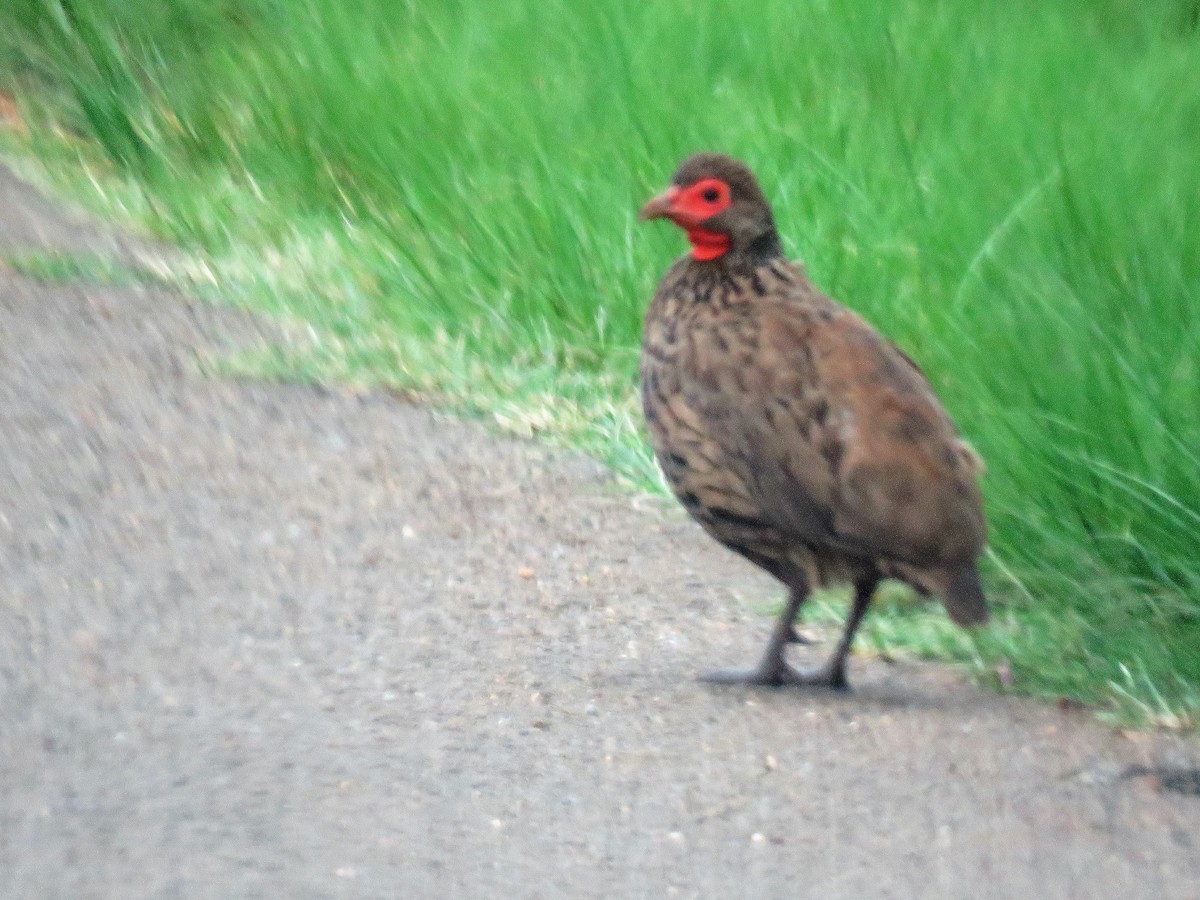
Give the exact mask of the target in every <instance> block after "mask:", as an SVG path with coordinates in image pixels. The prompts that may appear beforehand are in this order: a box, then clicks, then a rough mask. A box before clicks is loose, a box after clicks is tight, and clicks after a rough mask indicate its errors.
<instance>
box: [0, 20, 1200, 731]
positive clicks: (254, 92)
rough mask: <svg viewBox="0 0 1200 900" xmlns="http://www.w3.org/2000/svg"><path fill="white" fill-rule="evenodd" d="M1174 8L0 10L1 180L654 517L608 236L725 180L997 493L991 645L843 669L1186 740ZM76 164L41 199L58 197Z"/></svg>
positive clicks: (622, 257)
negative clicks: (731, 157)
mask: <svg viewBox="0 0 1200 900" xmlns="http://www.w3.org/2000/svg"><path fill="white" fill-rule="evenodd" d="M1198 21H1200V2H1198V0H1144V2H1141V3H1133V2H1131V0H1041V2H1033V0H1015V2H1013V3H1008V4H993V3H987V2H983V0H974V2H972V0H962V2H959V3H955V4H931V3H923V2H919V0H899V2H896V3H891V4H867V3H864V2H859V0H810V2H807V3H801V4H796V3H790V2H784V0H744V2H740V3H733V2H716V0H714V2H711V3H707V4H695V3H684V2H682V0H668V2H663V3H657V4H648V3H632V2H614V3H603V4H578V3H567V2H565V0H548V2H543V3H538V4H533V3H510V4H495V3H487V4H485V3H482V2H475V3H469V2H444V3H439V4H433V3H417V2H415V0H414V2H408V3H404V2H397V0H292V2H283V0H72V2H70V3H68V2H67V0H11V2H10V3H9V4H8V5H7V6H6V7H5V8H4V10H3V11H0V32H2V33H3V34H5V35H8V40H7V41H4V39H2V38H0V43H2V46H0V66H3V70H4V71H6V72H8V73H9V79H10V81H11V82H12V83H13V84H15V85H17V86H18V90H19V93H20V96H21V98H22V102H23V106H24V109H25V111H26V114H27V117H28V119H29V121H30V122H31V123H32V125H33V128H32V137H31V138H30V141H29V144H28V145H27V148H28V149H29V150H31V151H32V152H34V153H35V154H38V155H40V156H41V157H42V158H43V159H44V160H46V161H47V164H48V166H49V168H50V169H51V170H52V171H54V172H55V173H56V174H57V175H58V176H59V177H70V178H73V179H74V184H75V189H76V191H77V192H79V193H81V194H85V195H86V194H91V195H92V196H93V197H94V199H96V200H97V201H98V202H100V203H101V204H102V205H103V206H104V207H105V208H106V209H108V210H109V211H110V212H116V213H119V214H123V215H125V216H127V217H129V218H132V219H134V220H136V221H140V222H142V223H144V224H146V225H147V226H148V227H150V228H152V229H153V230H154V231H156V232H158V233H160V234H162V235H164V236H166V237H169V238H171V239H173V240H176V241H178V242H180V243H182V244H183V245H185V246H187V247H190V248H194V249H195V250H196V251H197V253H198V254H199V258H200V264H199V265H198V266H197V267H196V269H195V270H194V273H195V272H199V273H200V274H201V275H203V278H202V279H201V282H202V283H203V284H205V285H208V287H207V289H208V290H210V291H215V292H217V293H218V294H220V295H221V296H223V297H225V298H227V299H232V300H234V301H235V302H239V303H242V304H245V305H250V306H253V307H256V308H260V309H264V310H267V311H270V312H272V313H275V314H278V315H282V316H286V317H289V318H292V319H295V320H297V321H302V322H306V323H308V324H309V325H311V330H308V331H307V332H306V333H307V334H308V335H309V339H307V340H305V341H302V342H297V343H296V344H295V345H294V346H293V345H289V346H288V347H286V348H282V349H281V350H279V351H278V352H277V353H274V354H270V355H268V356H267V357H264V358H261V359H257V360H251V361H247V362H246V364H247V365H251V366H254V367H256V368H257V369H259V370H261V371H269V372H281V371H284V372H288V373H292V374H299V375H304V376H307V377H320V378H341V379H348V380H356V381H385V382H389V383H393V384H397V385H400V386H403V387H410V388H412V387H415V388H417V389H419V390H421V391H424V392H428V393H432V394H434V395H438V396H440V397H442V398H443V399H444V400H445V402H448V403H451V404H453V405H455V406H457V407H459V408H466V409H473V410H476V411H480V412H484V413H487V414H489V415H492V416H495V417H497V418H498V420H499V421H501V422H502V423H503V424H506V425H507V426H509V427H512V428H515V429H516V430H518V431H524V432H528V433H534V432H537V433H542V434H546V435H549V436H551V437H555V438H556V439H560V440H565V441H568V442H571V443H574V444H577V445H582V446H585V447H586V448H588V449H589V450H590V451H592V452H594V453H597V454H598V455H599V456H601V457H603V458H605V459H607V460H609V461H610V462H611V463H612V464H613V465H614V466H616V467H617V468H618V470H619V471H622V472H624V473H625V474H627V475H629V476H630V477H631V478H633V479H634V480H635V481H636V482H638V483H639V484H641V485H643V486H645V485H653V484H657V476H656V475H655V473H654V470H653V468H652V466H651V464H650V463H649V460H648V456H647V454H646V451H645V448H644V445H643V444H642V442H641V439H640V437H639V432H638V425H637V422H638V417H637V411H636V405H635V402H634V399H633V393H634V378H635V371H636V348H637V343H638V339H639V331H640V318H641V314H642V311H643V309H644V307H645V305H646V303H647V301H648V299H649V297H650V295H651V293H652V291H653V288H654V285H655V283H656V282H657V279H658V278H659V276H660V274H661V273H662V271H663V270H664V269H665V267H666V265H667V264H668V262H669V261H670V260H671V259H672V258H673V256H675V255H677V254H678V253H679V252H681V250H682V242H681V239H680V237H679V235H678V234H674V233H671V229H669V228H666V227H640V226H638V225H637V224H636V223H635V218H634V217H635V211H636V209H637V208H638V206H639V204H640V203H641V201H642V200H644V199H645V198H646V197H647V196H649V195H650V193H651V192H652V191H654V190H657V189H658V188H660V187H661V186H662V185H663V184H664V183H665V182H666V180H667V179H668V177H669V175H670V174H671V171H672V170H673V168H674V166H675V164H676V163H677V162H678V160H679V159H680V158H682V157H683V156H684V155H686V154H687V153H688V152H690V151H692V150H696V149H721V150H725V151H728V152H731V153H734V154H736V155H738V156H741V157H743V158H745V159H747V160H748V161H750V162H751V163H752V165H753V166H754V167H755V169H756V171H757V172H758V173H759V175H760V177H761V180H762V181H763V183H764V186H765V188H766V190H767V192H768V194H769V195H770V196H772V197H773V198H775V201H776V211H777V217H778V219H779V222H780V226H781V230H782V231H783V233H784V236H785V242H786V243H787V244H788V246H789V248H790V250H791V251H792V252H793V253H794V254H795V255H798V256H801V257H803V258H804V259H805V260H806V262H807V264H808V267H809V269H810V272H811V274H812V275H813V277H814V278H815V280H816V281H817V282H818V283H819V284H821V285H822V286H823V287H824V288H825V289H827V290H828V291H830V292H831V293H833V294H834V295H835V296H837V297H839V298H840V299H842V300H843V301H845V302H847V303H848V304H850V305H852V306H854V307H855V308H857V309H858V310H860V311H861V312H863V313H864V314H865V315H867V316H868V317H869V318H870V319H871V320H872V321H874V322H875V323H876V324H877V325H878V326H879V327H880V328H881V329H882V330H884V331H885V332H887V333H888V334H890V335H891V336H893V337H894V338H896V339H897V340H898V341H899V342H900V343H901V344H902V345H903V346H905V347H906V348H907V349H908V350H909V351H910V352H911V353H912V354H913V355H914V356H915V357H916V358H917V359H918V360H920V361H921V362H922V364H923V365H924V366H925V368H926V369H927V371H928V372H929V373H930V375H931V377H932V378H933V380H934V381H935V383H936V384H937V386H938V388H939V390H940V392H941V394H942V396H943V397H944V399H945V400H946V402H947V405H948V406H949V407H950V409H951V410H952V412H953V414H954V416H955V418H956V419H957V421H958V422H959V424H960V425H961V427H962V429H963V431H964V432H965V433H966V434H967V435H968V436H969V437H970V438H971V439H972V440H973V442H974V443H975V444H976V445H977V447H978V448H979V449H980V451H981V452H982V453H983V455H984V456H985V457H986V458H987V460H988V463H989V473H988V476H987V479H986V484H985V488H986V492H987V498H988V509H989V517H990V520H991V524H992V552H991V554H990V555H989V560H988V564H987V568H988V572H987V577H988V581H989V585H990V588H991V590H992V592H993V594H994V595H995V596H996V598H997V599H998V601H999V606H1000V613H999V615H998V617H997V624H996V625H995V626H994V627H993V628H992V629H991V630H990V631H989V632H988V633H987V634H985V635H983V636H981V637H978V638H970V637H967V636H964V635H962V634H961V633H959V632H955V631H954V630H953V629H952V628H951V627H950V626H949V625H947V624H945V622H944V620H942V619H940V618H938V617H937V616H936V615H934V614H932V613H929V612H927V611H926V610H925V609H924V608H923V607H921V608H917V609H911V608H909V607H908V606H906V603H905V602H901V601H894V602H891V603H888V604H884V607H885V608H884V610H883V611H882V612H881V614H880V615H878V616H877V617H875V619H874V620H873V621H874V626H873V627H874V631H873V632H871V633H870V634H869V635H868V637H867V639H868V640H869V641H877V642H886V643H887V645H889V646H907V647H910V648H912V649H915V650H917V651H918V652H921V653H929V654H934V655H940V656H949V657H951V658H956V659H962V660H967V661H969V662H971V663H972V664H973V665H975V666H976V667H977V669H978V670H980V671H987V670H989V669H991V668H993V667H995V666H996V665H998V664H1000V663H1001V662H1003V664H1004V665H1006V666H1009V667H1011V670H1012V673H1013V686H1014V687H1015V689H1017V690H1020V691H1024V692H1027V693H1031V694H1036V695H1042V696H1051V697H1053V696H1069V697H1073V698H1079V699H1082V700H1085V701H1087V702H1090V703H1097V704H1100V705H1102V706H1104V707H1105V708H1106V709H1109V710H1112V711H1114V713H1115V714H1116V715H1117V716H1119V717H1120V718H1122V719H1123V720H1130V719H1134V720H1141V721H1155V722H1159V723H1162V724H1169V725H1179V726H1184V727H1191V726H1194V725H1195V724H1196V722H1197V717H1198V716H1200V571H1198V569H1197V557H1198V555H1200V554H1198V552H1197V551H1198V549H1200V372H1198V371H1197V364H1198V360H1200V239H1198V234H1200V165H1197V164H1196V157H1197V135H1200V30H1198V26H1197V23H1198ZM69 167H72V168H70V170H69Z"/></svg>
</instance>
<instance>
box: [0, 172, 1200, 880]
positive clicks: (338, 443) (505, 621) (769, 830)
mask: <svg viewBox="0 0 1200 900" xmlns="http://www.w3.org/2000/svg"><path fill="white" fill-rule="evenodd" d="M24 252H39V253H46V252H52V253H57V254H65V255H70V254H75V253H80V252H92V253H102V254H110V255H114V256H116V257H118V258H125V259H128V258H138V257H143V258H145V257H146V256H148V255H149V256H153V255H154V254H156V253H161V252H164V251H162V250H161V249H160V248H156V247H154V246H152V245H149V244H146V243H144V242H141V241H138V240H136V239H133V238H128V237H124V236H121V235H119V234H117V233H115V232H114V231H112V230H111V229H108V228H106V227H105V226H102V225H99V224H96V223H93V222H91V221H89V220H88V219H87V218H86V217H84V216H83V215H82V214H80V213H79V212H77V211H73V210H69V209H64V208H62V207H61V206H60V205H58V204H52V203H50V202H49V201H47V200H46V199H44V198H43V197H41V196H40V195H38V194H37V193H36V192H35V191H34V190H33V189H31V188H29V187H28V186H26V185H24V184H22V183H21V182H19V181H17V180H16V179H15V178H14V177H13V176H12V174H11V172H9V171H8V170H7V169H4V168H3V167H0V257H4V256H9V257H11V256H12V255H13V254H17V253H24ZM264 334H267V335H269V334H270V330H269V326H265V325H259V324H257V323H256V322H255V321H254V320H253V319H251V318H250V317H248V316H246V315H243V314H240V313H236V312H232V311H228V310H223V309H214V308H211V307H208V306H206V305H204V304H201V303H197V302H194V301H191V300H189V299H187V298H185V297H181V296H178V295H176V294H173V293H170V292H167V291H163V290H160V289H155V288H150V287H145V286H134V287H121V288H117V287H112V286H102V285H96V284H89V283H85V282H83V281H67V282H54V283H51V282H43V281H37V280H33V279H31V278H29V277H25V276H22V275H19V274H17V273H16V272H14V271H13V270H12V269H11V268H5V267H3V266H2V265H0V896H2V897H5V898H27V897H29V898H41V897H47V898H58V897H62V898H89V897H104V898H109V897H111V898H136V897H187V898H192V897H198V898H201V897H203V898H207V897H213V898H241V897H264V898H279V897H288V898H309V897H312V898H318V897H379V898H392V897H404V898H426V897H428V898H442V897H448V898H460V897H461V898H501V897H503V898H509V897H512V898H526V897H529V898H533V897H544V898H575V897H605V898H613V897H621V898H625V897H630V898H634V897H653V898H660V897H703V898H732V897H753V898H766V897H784V896H792V897H822V898H830V900H832V898H870V897H895V898H911V897H947V898H963V897H971V898H990V897H995V898H1007V897H1024V898H1034V897H1036V898H1058V897H1072V898H1074V897H1078V898H1088V900H1094V898H1107V897H1113V898H1132V897H1154V898H1195V897H1200V797H1197V796H1191V795H1188V794H1186V793H1178V792H1176V791H1173V790H1171V789H1170V784H1167V785H1166V786H1164V781H1163V779H1162V778H1159V777H1154V776H1130V775H1129V769H1130V767H1136V766H1145V767H1151V768H1153V767H1162V766H1184V767H1195V766H1197V765H1198V764H1200V742H1198V741H1197V740H1196V739H1194V738H1184V737H1178V736H1170V735H1157V734H1154V735H1128V734H1118V733H1114V732H1112V731H1110V730H1107V729H1105V728H1103V727H1101V726H1100V725H1098V724H1096V723H1095V722H1094V721H1093V720H1092V719H1091V717H1090V716H1089V715H1087V714H1084V713H1077V712H1063V711H1061V710H1059V709H1058V708H1056V707H1054V706H1046V705H1039V704H1035V703H1032V702H1028V701H1019V700H1013V699H1009V698H1004V697H999V696H996V695H994V694H991V693H988V692H986V691H984V690H981V689H979V688H976V687H974V686H972V685H971V684H970V683H968V682H967V681H966V680H965V679H964V678H962V677H961V676H959V675H957V674H956V673H954V672H953V671H951V670H948V669H946V668H943V667H940V666H937V665H933V664H929V663H920V662H900V663H893V664H889V663H885V662H882V661H879V660H873V659H862V658H856V659H854V660H852V663H851V667H852V668H851V677H852V679H853V680H854V681H855V683H856V691H855V692H854V693H853V694H850V695H831V694H827V693H805V692H802V691H794V690H782V691H770V690H751V689H740V688H738V689H729V688H725V689H719V688H715V687H711V686H707V685H702V684H700V683H698V682H697V681H696V677H695V676H696V674H697V672H698V671H700V670H703V669H706V668H709V667H712V666H720V665H738V664H748V663H750V662H752V661H753V660H754V659H756V658H757V655H758V653H759V651H760V650H761V647H762V643H763V640H764V639H765V635H766V632H767V630H768V628H769V620H768V619H767V618H765V617H763V616H762V615H761V608H762V606H763V604H764V603H766V602H768V601H771V600H773V599H775V598H776V597H777V596H778V593H779V592H778V589H777V588H776V587H775V586H774V585H773V584H772V583H771V582H769V581H767V580H764V579H763V578H762V577H760V576H759V575H758V574H756V573H755V572H754V571H752V570H751V567H750V566H749V565H747V564H745V563H743V562H741V561H739V560H738V559H736V558H735V557H733V556H732V555H731V554H728V553H726V552H725V551H723V550H720V549H719V548H717V547H716V546H715V545H714V544H712V543H711V542H710V541H709V540H708V539H706V538H705V537H704V536H703V535H702V534H701V533H700V532H699V531H698V529H697V528H695V527H694V526H693V525H691V524H690V523H689V522H687V521H686V520H685V519H684V517H683V516H682V514H681V513H679V512H678V511H676V510H675V509H674V508H672V507H671V506H668V505H664V504H661V503H658V502H656V501H649V500H645V499H639V498H632V497H630V496H629V495H628V494H626V493H624V492H622V491H621V490H619V489H618V488H617V487H616V486H615V485H613V484H612V483H611V482H610V481H609V480H608V479H607V478H606V476H605V474H604V472H603V470H602V469H601V468H600V467H599V466H598V465H596V464H595V463H593V462H591V461H589V460H587V459H584V458H580V457H576V456H571V455H568V454H562V453H558V452H552V451H550V450H547V449H546V448H544V447H541V446H538V445H535V444H530V443H523V442H518V441H512V440H504V439H500V438H497V437H495V436H493V435H491V434H489V433H487V432H486V431H485V430H484V429H483V428H481V427H479V426H478V425H477V424H473V423H464V422H460V421H454V420H450V419H447V418H444V417H442V416H439V415H437V414H436V413H433V412H430V411H429V410H427V409H423V408H421V407H417V406H411V405H406V404H404V403H402V402H400V401H398V400H396V399H395V398H393V397H390V396H388V395H385V394H382V393H380V394H370V395H366V396H360V395H355V394H353V393H351V392H348V391H342V390H340V389H336V388H333V389H321V388H316V387H307V386H294V385H282V384H262V383H247V382H242V381H221V380H215V379H213V378H209V377H205V376H204V375H203V374H202V371H203V369H204V367H203V365H201V364H200V363H202V362H203V361H204V360H206V359H211V358H213V356H214V355H217V354H221V353H224V352H227V351H229V350H230V349H232V348H235V347H239V346H248V345H253V344H255V343H257V342H260V341H262V340H264V339H266V338H264ZM815 649H816V652H818V653H824V652H825V651H826V650H827V649H828V645H825V646H822V647H818V648H815ZM1168 781H1169V779H1168Z"/></svg>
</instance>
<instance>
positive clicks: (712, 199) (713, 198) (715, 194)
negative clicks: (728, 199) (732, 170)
mask: <svg viewBox="0 0 1200 900" xmlns="http://www.w3.org/2000/svg"><path fill="white" fill-rule="evenodd" d="M700 196H702V197H703V198H704V199H705V200H706V201H707V202H708V203H716V202H717V200H719V199H720V197H721V192H720V191H718V190H717V189H716V188H715V187H710V188H708V189H706V190H705V191H704V193H703V194H701V195H700Z"/></svg>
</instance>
